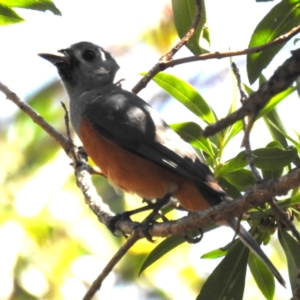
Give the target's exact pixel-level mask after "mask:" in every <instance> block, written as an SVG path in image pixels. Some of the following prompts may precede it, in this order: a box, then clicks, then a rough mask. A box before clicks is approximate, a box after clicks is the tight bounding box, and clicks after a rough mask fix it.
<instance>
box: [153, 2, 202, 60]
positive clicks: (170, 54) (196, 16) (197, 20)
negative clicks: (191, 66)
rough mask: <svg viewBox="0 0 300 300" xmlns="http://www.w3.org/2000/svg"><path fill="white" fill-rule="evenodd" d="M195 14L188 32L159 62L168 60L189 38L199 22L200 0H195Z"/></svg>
mask: <svg viewBox="0 0 300 300" xmlns="http://www.w3.org/2000/svg"><path fill="white" fill-rule="evenodd" d="M195 4H196V14H195V17H194V20H193V23H192V25H191V27H190V29H189V30H188V32H187V33H186V34H185V35H184V37H183V38H182V39H181V40H180V41H179V42H178V43H177V44H176V45H175V46H174V47H173V48H172V49H171V50H170V51H169V52H168V53H167V54H165V55H163V56H162V57H161V59H160V61H159V64H164V63H166V62H169V61H170V60H171V59H172V58H173V56H174V55H175V54H176V53H177V52H178V51H179V50H180V49H181V48H182V47H183V46H184V45H186V44H187V43H188V42H189V40H190V39H191V38H192V36H193V35H194V33H195V31H196V29H197V27H198V25H199V23H200V22H201V12H202V9H201V1H200V0H196V3H195Z"/></svg>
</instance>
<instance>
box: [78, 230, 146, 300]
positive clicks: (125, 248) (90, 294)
mask: <svg viewBox="0 0 300 300" xmlns="http://www.w3.org/2000/svg"><path fill="white" fill-rule="evenodd" d="M140 238H141V237H140V236H139V235H138V234H137V233H135V232H133V233H132V235H131V236H130V237H129V238H128V239H127V240H126V242H125V243H124V244H123V245H122V246H121V248H120V249H119V250H118V251H117V252H116V253H115V255H114V256H113V257H112V258H111V259H110V261H109V262H108V263H107V264H106V266H105V267H104V269H103V270H102V272H101V274H100V275H99V276H98V277H97V279H96V280H95V281H94V282H93V284H92V285H91V287H90V288H89V290H88V291H87V293H86V294H85V296H84V297H83V299H82V300H90V299H92V297H93V296H94V295H95V294H96V292H97V291H98V290H99V289H100V287H101V285H102V282H103V280H104V279H105V278H106V277H107V276H108V275H109V273H110V272H111V271H112V270H113V268H114V267H115V266H116V264H117V263H118V262H119V261H120V260H121V259H122V258H123V257H124V255H125V254H126V253H127V252H128V250H129V249H130V248H131V247H132V246H133V245H134V244H135V243H136V242H137V241H138V240H139V239H140Z"/></svg>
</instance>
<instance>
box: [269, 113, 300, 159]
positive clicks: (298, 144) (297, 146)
mask: <svg viewBox="0 0 300 300" xmlns="http://www.w3.org/2000/svg"><path fill="white" fill-rule="evenodd" d="M268 122H269V123H270V125H272V126H273V127H274V128H276V130H277V131H278V132H280V133H281V134H282V135H283V136H284V137H285V138H286V139H287V140H289V141H291V142H292V143H293V144H294V146H295V147H296V148H297V149H298V151H300V143H299V142H297V141H295V140H294V139H292V138H291V137H290V136H289V134H287V133H286V132H284V131H282V130H281V128H280V127H277V125H276V124H274V123H273V122H272V120H270V119H269V120H268ZM295 159H297V158H295Z"/></svg>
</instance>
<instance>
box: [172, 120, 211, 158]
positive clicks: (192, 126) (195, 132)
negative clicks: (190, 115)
mask: <svg viewBox="0 0 300 300" xmlns="http://www.w3.org/2000/svg"><path fill="white" fill-rule="evenodd" d="M170 127H171V128H172V129H173V130H175V131H176V132H177V133H178V134H179V135H180V136H181V138H182V139H184V140H185V141H186V142H188V143H191V144H192V145H193V146H194V147H196V148H198V149H201V150H203V151H204V152H206V153H207V154H208V155H210V157H214V152H213V149H212V146H211V142H210V140H209V139H206V138H204V137H203V135H202V132H203V130H202V128H201V127H200V126H199V125H198V124H197V123H194V122H184V123H177V124H171V125H170Z"/></svg>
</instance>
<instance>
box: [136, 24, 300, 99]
mask: <svg viewBox="0 0 300 300" xmlns="http://www.w3.org/2000/svg"><path fill="white" fill-rule="evenodd" d="M299 32H300V26H298V27H294V28H293V29H292V30H290V31H289V32H288V33H286V34H283V35H281V36H280V37H278V38H277V39H275V40H274V41H272V42H270V43H266V44H263V45H261V46H257V47H253V48H247V49H243V50H235V51H224V52H219V51H217V52H212V53H205V54H201V55H198V56H189V57H184V58H179V59H174V60H170V61H167V62H164V63H163V64H162V63H161V64H156V65H155V66H154V67H153V68H151V70H150V71H149V72H148V73H147V74H146V75H145V76H144V77H143V78H142V79H141V80H140V81H139V82H138V83H137V84H136V85H135V86H134V87H133V89H132V92H133V93H136V94H137V93H138V92H139V91H140V90H142V89H143V88H145V87H146V86H147V84H148V82H149V81H150V80H151V79H152V78H153V77H154V76H155V75H156V74H158V73H159V72H160V71H162V70H166V69H167V68H172V67H175V66H178V65H181V64H186V63H190V62H195V61H201V60H208V59H221V58H225V57H233V56H240V55H248V54H251V53H259V52H262V51H264V50H267V49H269V48H272V47H274V46H276V45H278V44H281V43H285V42H287V41H288V40H290V39H291V38H292V37H293V36H295V35H296V34H298V33H299Z"/></svg>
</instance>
